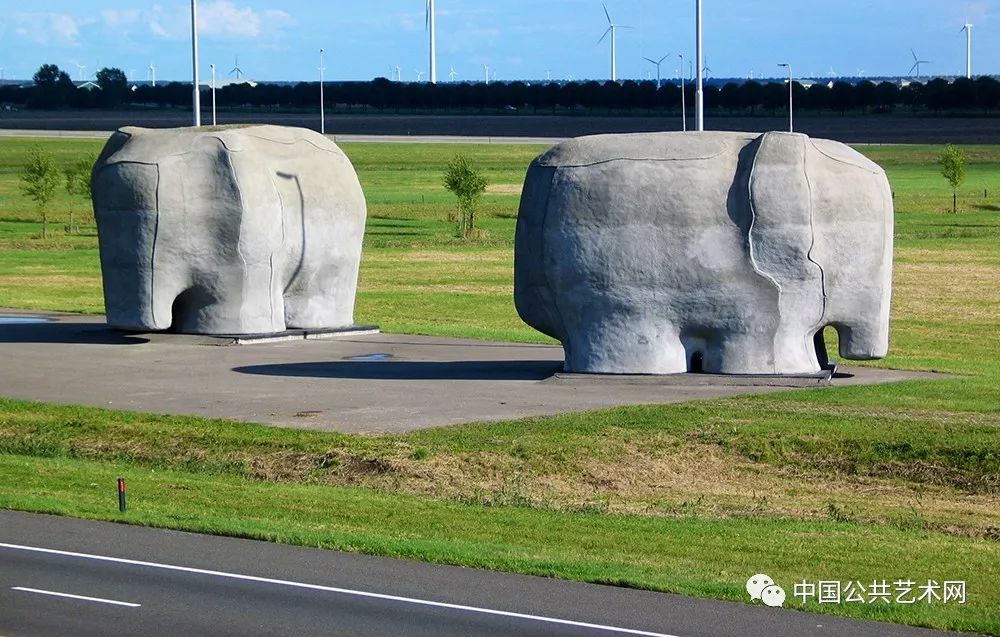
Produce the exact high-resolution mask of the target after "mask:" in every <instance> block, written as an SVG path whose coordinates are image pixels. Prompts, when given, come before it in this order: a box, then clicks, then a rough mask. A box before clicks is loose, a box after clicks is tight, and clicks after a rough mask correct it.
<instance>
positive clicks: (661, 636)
mask: <svg viewBox="0 0 1000 637" xmlns="http://www.w3.org/2000/svg"><path fill="white" fill-rule="evenodd" d="M0 548H6V549H12V550H15V551H29V552H33V553H45V554H48V555H62V556H64V557H75V558H80V559H86V560H96V561H100V562H112V563H115V564H128V565H130V566H142V567H146V568H155V569H160V570H165V571H175V572H181V573H192V574H194V575H207V576H210V577H224V578H227V579H233V580H240V581H244V582H256V583H259V584H272V585H275V586H287V587H290V588H300V589H307V590H314V591H323V592H327V593H336V594H339V595H351V596H354V597H365V598H369V599H383V600H386V601H391V602H400V603H403V604H415V605H419V606H431V607H434V608H447V609H449V610H458V611H465V612H469V613H479V614H482V615H494V616H499V617H510V618H512V619H523V620H527V621H535V622H541V623H546V624H558V625H560V626H573V627H576V628H589V629H592V630H599V631H604V632H609V633H617V634H620V635H642V636H643V637H677V636H676V635H669V634H666V633H655V632H650V631H646V630H635V629H632V628H621V627H619V626H606V625H604V624H592V623H589V622H578V621H573V620H571V619H558V618H556V617H545V616H542V615H529V614H527V613H515V612H511V611H506V610H495V609H492V608H481V607H478V606H466V605H464V604H449V603H447V602H435V601H431V600H426V599H417V598H414V597H400V596H398V595H387V594H385V593H372V592H369V591H359V590H353V589H350V588H338V587H335V586H322V585H320V584H306V583H305V582H293V581H290V580H282V579H273V578H270V577H257V576H254V575H241V574H239V573H227V572H225V571H212V570H208V569H203V568H193V567H190V566H177V565H175V564H161V563H159V562H144V561H142V560H130V559H125V558H121V557H109V556H106V555H93V554H90V553H76V552H74V551H60V550H57V549H48V548H41V547H37V546H24V545H22V544H6V543H3V542H0ZM119 603H125V602H119Z"/></svg>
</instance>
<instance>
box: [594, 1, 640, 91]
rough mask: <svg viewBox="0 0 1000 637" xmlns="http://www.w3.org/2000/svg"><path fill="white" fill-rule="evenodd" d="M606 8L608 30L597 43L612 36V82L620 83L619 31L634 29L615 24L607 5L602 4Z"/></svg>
mask: <svg viewBox="0 0 1000 637" xmlns="http://www.w3.org/2000/svg"><path fill="white" fill-rule="evenodd" d="M601 6H602V7H604V16H605V17H606V18H607V19H608V30H607V31H605V32H604V35H602V36H601V39H600V40H598V41H597V43H598V44H600V43H601V42H604V38H606V37H608V34H609V33H610V34H611V81H612V82H617V81H618V37H617V36H618V29H631V28H632V27H629V26H624V25H621V24H615V22H614V20H612V19H611V14H610V13H608V7H607V5H604V4H602V5H601Z"/></svg>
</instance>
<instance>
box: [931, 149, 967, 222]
mask: <svg viewBox="0 0 1000 637" xmlns="http://www.w3.org/2000/svg"><path fill="white" fill-rule="evenodd" d="M938 163H939V164H941V174H942V175H944V178H945V179H947V180H948V183H949V184H951V211H952V213H955V212H958V187H959V186H961V185H962V182H963V181H965V163H966V161H965V151H964V150H962V149H961V148H959V147H958V146H952V145H951V144H948V145H947V146H945V147H944V151H942V153H941V157H940V158H939V159H938Z"/></svg>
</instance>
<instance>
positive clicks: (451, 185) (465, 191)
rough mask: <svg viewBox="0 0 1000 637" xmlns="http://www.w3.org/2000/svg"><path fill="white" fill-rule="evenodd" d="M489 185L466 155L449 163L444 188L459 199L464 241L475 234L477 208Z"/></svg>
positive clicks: (458, 156)
mask: <svg viewBox="0 0 1000 637" xmlns="http://www.w3.org/2000/svg"><path fill="white" fill-rule="evenodd" d="M487 183H488V182H487V181H486V177H485V176H483V173H482V171H480V170H479V169H478V168H476V167H475V166H473V165H472V162H471V161H469V159H468V158H467V157H466V156H465V155H462V154H458V155H455V156H454V157H453V158H452V160H451V161H450V162H448V169H447V170H446V171H445V173H444V187H445V188H447V189H448V190H449V191H451V192H452V193H453V194H454V195H455V196H456V197H458V213H459V220H458V235H459V236H460V237H462V238H463V239H467V238H469V237H471V236H472V235H473V234H474V232H475V228H476V206H477V205H478V204H479V200H480V199H481V198H482V196H483V193H484V192H486V185H487Z"/></svg>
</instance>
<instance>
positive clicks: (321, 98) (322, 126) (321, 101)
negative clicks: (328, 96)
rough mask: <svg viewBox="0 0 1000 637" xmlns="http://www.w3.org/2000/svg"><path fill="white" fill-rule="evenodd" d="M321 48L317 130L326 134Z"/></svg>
mask: <svg viewBox="0 0 1000 637" xmlns="http://www.w3.org/2000/svg"><path fill="white" fill-rule="evenodd" d="M324 71H326V69H325V68H323V49H320V50H319V132H320V133H321V134H323V135H326V101H325V100H324V96H323V72H324Z"/></svg>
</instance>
